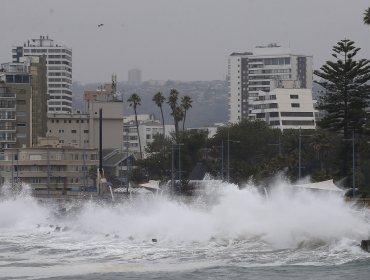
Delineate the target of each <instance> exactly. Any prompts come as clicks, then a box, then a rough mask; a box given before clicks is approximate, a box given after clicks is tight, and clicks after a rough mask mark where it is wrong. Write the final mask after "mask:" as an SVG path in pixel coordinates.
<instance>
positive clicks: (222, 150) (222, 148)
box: [221, 140, 224, 181]
mask: <svg viewBox="0 0 370 280" xmlns="http://www.w3.org/2000/svg"><path fill="white" fill-rule="evenodd" d="M221 180H222V181H223V180H224V140H222V145H221Z"/></svg>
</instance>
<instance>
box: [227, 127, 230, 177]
mask: <svg viewBox="0 0 370 280" xmlns="http://www.w3.org/2000/svg"><path fill="white" fill-rule="evenodd" d="M227 181H228V182H230V133H229V130H227Z"/></svg>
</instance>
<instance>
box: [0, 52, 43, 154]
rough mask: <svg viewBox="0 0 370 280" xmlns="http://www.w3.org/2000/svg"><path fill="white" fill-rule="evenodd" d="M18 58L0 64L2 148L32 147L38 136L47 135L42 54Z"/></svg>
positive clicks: (35, 143)
mask: <svg viewBox="0 0 370 280" xmlns="http://www.w3.org/2000/svg"><path fill="white" fill-rule="evenodd" d="M21 61H22V62H19V63H3V64H1V72H0V83H1V84H0V87H1V88H2V89H1V91H2V93H1V94H0V102H1V106H0V112H1V117H0V123H1V125H0V127H2V128H3V129H5V131H4V130H3V129H0V131H1V134H2V136H4V137H1V138H2V139H3V140H5V142H4V141H2V143H1V148H12V147H18V148H19V147H34V146H36V145H37V139H38V137H45V135H46V130H47V127H46V120H47V115H46V109H47V107H46V102H47V87H46V61H45V57H44V56H42V57H26V58H21ZM10 128H11V129H10ZM9 129H10V130H9ZM6 139H9V140H11V142H8V143H7V141H6Z"/></svg>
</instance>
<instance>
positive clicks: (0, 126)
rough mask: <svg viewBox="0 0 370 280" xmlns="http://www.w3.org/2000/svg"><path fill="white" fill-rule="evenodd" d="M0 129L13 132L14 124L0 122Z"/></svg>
mask: <svg viewBox="0 0 370 280" xmlns="http://www.w3.org/2000/svg"><path fill="white" fill-rule="evenodd" d="M0 131H7V132H15V131H16V129H15V125H4V124H0Z"/></svg>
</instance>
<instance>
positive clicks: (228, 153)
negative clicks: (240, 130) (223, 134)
mask: <svg viewBox="0 0 370 280" xmlns="http://www.w3.org/2000/svg"><path fill="white" fill-rule="evenodd" d="M226 141H227V181H228V182H230V142H232V143H240V141H234V140H230V133H229V130H227V140H226Z"/></svg>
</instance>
